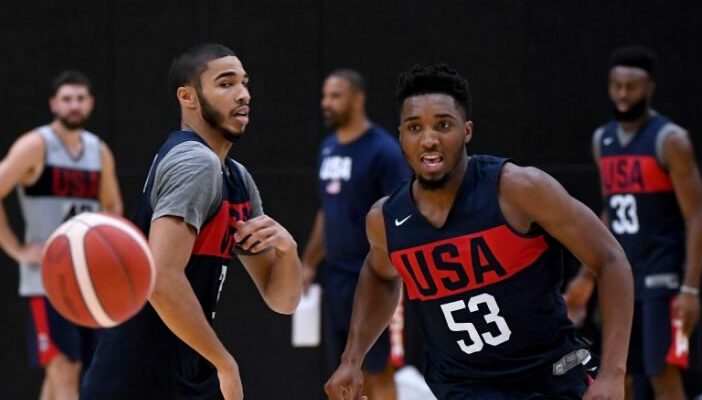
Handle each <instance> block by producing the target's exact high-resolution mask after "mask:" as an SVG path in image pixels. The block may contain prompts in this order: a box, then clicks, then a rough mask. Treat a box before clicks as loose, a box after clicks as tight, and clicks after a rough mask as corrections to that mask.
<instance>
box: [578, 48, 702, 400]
mask: <svg viewBox="0 0 702 400" xmlns="http://www.w3.org/2000/svg"><path fill="white" fill-rule="evenodd" d="M654 64H655V55H654V54H653V52H651V50H649V49H647V48H645V47H641V46H634V47H623V48H619V49H617V50H615V51H614V52H613V53H612V55H611V59H610V69H609V96H610V98H611V100H612V102H613V103H614V120H613V121H611V122H609V123H607V124H605V125H603V126H601V127H600V128H598V129H597V130H596V131H595V133H594V135H593V152H594V157H595V161H596V163H597V165H598V166H599V170H600V178H601V182H602V185H601V188H602V195H603V197H604V200H605V210H604V217H603V220H604V221H605V222H606V224H607V226H609V228H610V230H611V231H612V233H613V234H614V236H615V237H616V238H617V240H618V241H619V243H620V244H621V245H622V247H623V248H624V251H625V252H626V254H627V257H628V259H629V262H631V265H632V267H633V273H634V288H635V300H636V301H635V308H634V324H633V329H632V334H631V347H630V349H629V368H628V371H629V372H630V373H631V374H645V375H646V376H648V377H649V379H650V383H651V386H652V387H653V391H654V392H655V396H656V398H657V399H684V398H685V394H684V392H683V385H682V382H681V378H680V375H681V374H680V369H681V368H686V367H687V365H688V362H689V360H688V352H687V342H688V340H687V337H688V336H689V335H690V333H691V332H692V329H693V328H694V327H695V325H696V323H697V320H698V318H699V286H700V267H701V266H702V181H701V180H700V174H699V170H698V168H697V164H696V163H695V157H694V151H693V147H692V143H691V142H690V139H689V137H688V134H687V131H685V130H684V129H683V128H681V127H680V126H678V125H677V124H675V123H673V122H672V121H670V120H669V119H668V118H666V117H664V116H663V115H661V114H658V113H657V112H656V111H654V110H653V109H652V108H651V99H652V97H653V92H654V90H655V86H656V82H655V66H654ZM686 232H687V234H686ZM593 285H594V282H593V278H592V277H591V276H590V274H589V273H587V272H586V271H581V273H580V274H579V276H578V277H577V278H576V280H575V281H574V282H572V283H571V285H570V286H569V290H568V292H567V298H568V300H569V301H568V303H569V306H570V307H571V309H572V311H573V313H578V310H582V309H584V305H585V304H586V303H587V300H588V297H589V294H590V293H591V292H592V287H593ZM579 313H580V314H582V312H579ZM671 327H672V329H671ZM637 386H638V385H637ZM643 397H644V395H643V393H641V392H640V388H638V387H637V388H636V393H635V398H643Z"/></svg>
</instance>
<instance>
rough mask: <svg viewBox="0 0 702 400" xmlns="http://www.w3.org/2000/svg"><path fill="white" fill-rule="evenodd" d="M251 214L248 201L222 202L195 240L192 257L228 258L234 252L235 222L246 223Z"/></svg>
mask: <svg viewBox="0 0 702 400" xmlns="http://www.w3.org/2000/svg"><path fill="white" fill-rule="evenodd" d="M250 214H251V204H250V202H249V201H246V202H243V203H230V202H229V201H226V200H225V201H223V202H222V205H221V206H220V207H219V210H218V211H217V214H215V216H214V217H213V218H212V219H211V220H210V221H209V222H207V223H206V224H205V225H204V226H203V227H202V228H201V229H200V233H199V234H198V235H197V239H195V245H194V246H193V255H198V256H214V257H220V258H227V259H228V258H230V257H231V256H232V254H233V251H234V245H235V244H236V242H235V241H234V233H235V232H236V222H237V221H239V220H242V221H246V220H247V219H248V218H249V215H250Z"/></svg>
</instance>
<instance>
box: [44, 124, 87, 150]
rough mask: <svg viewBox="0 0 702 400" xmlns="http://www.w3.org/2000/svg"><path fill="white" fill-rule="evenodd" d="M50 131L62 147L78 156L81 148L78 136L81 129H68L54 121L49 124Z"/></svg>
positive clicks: (81, 144)
mask: <svg viewBox="0 0 702 400" xmlns="http://www.w3.org/2000/svg"><path fill="white" fill-rule="evenodd" d="M50 126H51V130H52V131H54V133H55V134H56V136H58V138H59V140H61V142H62V143H63V145H64V146H65V147H66V148H67V149H68V150H69V151H70V152H71V153H74V154H80V152H81V151H82V148H83V142H82V141H81V137H80V134H81V133H82V132H83V128H82V127H81V128H78V129H68V128H66V126H65V125H64V124H63V123H62V122H61V121H59V120H58V119H55V120H53V121H52V122H51V124H50Z"/></svg>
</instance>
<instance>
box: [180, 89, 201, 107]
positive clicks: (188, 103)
mask: <svg viewBox="0 0 702 400" xmlns="http://www.w3.org/2000/svg"><path fill="white" fill-rule="evenodd" d="M176 98H177V99H178V103H180V105H181V107H183V108H189V109H194V108H197V93H195V88H194V87H192V86H181V87H179V88H178V90H177V91H176Z"/></svg>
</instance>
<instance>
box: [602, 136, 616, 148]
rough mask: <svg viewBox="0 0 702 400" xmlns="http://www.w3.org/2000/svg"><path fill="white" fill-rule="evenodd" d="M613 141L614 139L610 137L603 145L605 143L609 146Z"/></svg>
mask: <svg viewBox="0 0 702 400" xmlns="http://www.w3.org/2000/svg"><path fill="white" fill-rule="evenodd" d="M613 141H614V138H611V137H608V138H605V139H604V140H603V141H602V143H604V145H605V146H609V145H610V144H612V142H613Z"/></svg>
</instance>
